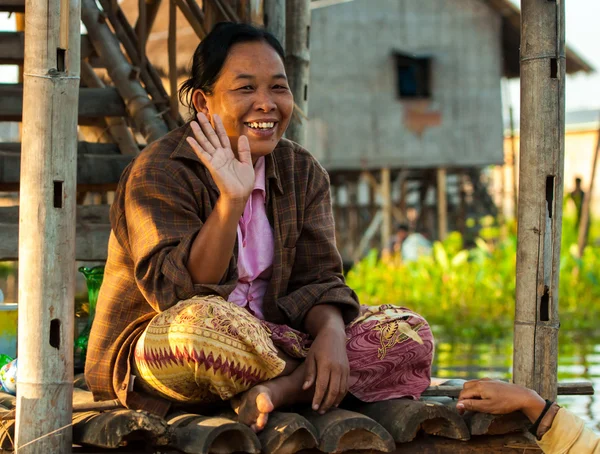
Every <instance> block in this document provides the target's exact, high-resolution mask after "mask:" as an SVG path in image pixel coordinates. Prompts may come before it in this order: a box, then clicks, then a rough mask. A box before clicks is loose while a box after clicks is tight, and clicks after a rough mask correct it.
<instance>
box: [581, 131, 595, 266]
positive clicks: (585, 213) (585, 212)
mask: <svg viewBox="0 0 600 454" xmlns="http://www.w3.org/2000/svg"><path fill="white" fill-rule="evenodd" d="M599 154H600V126H599V127H598V138H597V140H596V149H595V150H594V158H593V159H592V170H591V173H592V174H591V176H590V187H589V188H588V190H587V192H586V193H585V196H584V197H583V205H582V207H581V219H579V234H578V238H577V250H578V252H579V257H580V258H581V257H583V251H584V250H585V247H586V245H587V240H588V233H589V226H590V210H591V207H592V192H593V191H594V183H595V181H596V167H597V166H598V155H599Z"/></svg>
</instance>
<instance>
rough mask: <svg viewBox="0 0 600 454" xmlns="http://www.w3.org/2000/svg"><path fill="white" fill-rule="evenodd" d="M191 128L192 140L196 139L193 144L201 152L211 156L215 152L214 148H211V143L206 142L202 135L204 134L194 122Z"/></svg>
mask: <svg viewBox="0 0 600 454" xmlns="http://www.w3.org/2000/svg"><path fill="white" fill-rule="evenodd" d="M191 127H192V132H193V133H194V138H195V139H196V140H195V142H196V143H197V144H198V145H199V147H200V148H201V149H202V151H204V152H205V153H208V154H209V155H211V156H212V154H213V153H214V152H215V147H213V145H212V143H210V142H209V141H208V139H207V138H206V136H205V135H204V132H202V129H201V128H200V125H199V124H198V123H196V122H195V121H192V123H191Z"/></svg>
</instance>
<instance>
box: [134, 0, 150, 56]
mask: <svg viewBox="0 0 600 454" xmlns="http://www.w3.org/2000/svg"><path fill="white" fill-rule="evenodd" d="M138 10H139V15H138V22H137V24H136V28H135V31H136V33H137V38H138V55H139V56H140V66H144V65H145V64H146V38H147V36H148V34H147V31H146V30H147V23H148V15H147V14H146V0H138Z"/></svg>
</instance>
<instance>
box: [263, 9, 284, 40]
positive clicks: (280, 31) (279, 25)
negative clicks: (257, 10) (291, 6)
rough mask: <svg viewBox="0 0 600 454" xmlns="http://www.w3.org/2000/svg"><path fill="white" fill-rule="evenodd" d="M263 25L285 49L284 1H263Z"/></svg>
mask: <svg viewBox="0 0 600 454" xmlns="http://www.w3.org/2000/svg"><path fill="white" fill-rule="evenodd" d="M264 11H265V17H264V24H265V28H266V29H267V30H268V31H269V32H271V33H272V34H273V35H274V36H275V38H277V40H278V41H279V43H280V44H281V47H283V48H284V49H285V0H264Z"/></svg>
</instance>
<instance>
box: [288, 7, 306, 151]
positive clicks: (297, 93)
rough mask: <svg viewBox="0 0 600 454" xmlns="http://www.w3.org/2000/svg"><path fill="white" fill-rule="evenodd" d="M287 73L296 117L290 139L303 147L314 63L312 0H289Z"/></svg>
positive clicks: (293, 120) (290, 127)
mask: <svg viewBox="0 0 600 454" xmlns="http://www.w3.org/2000/svg"><path fill="white" fill-rule="evenodd" d="M285 24H286V26H285V33H286V36H285V53H286V62H285V70H286V73H287V77H288V82H289V84H290V88H291V89H292V93H293V95H294V102H295V104H296V105H295V106H294V115H293V116H292V119H291V121H290V124H289V126H288V129H287V131H286V136H287V138H289V139H290V140H293V141H294V142H297V143H299V144H304V143H305V142H306V126H307V119H306V118H305V117H306V114H307V112H308V79H309V63H310V53H309V47H310V40H309V39H310V0H286V4H285Z"/></svg>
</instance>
